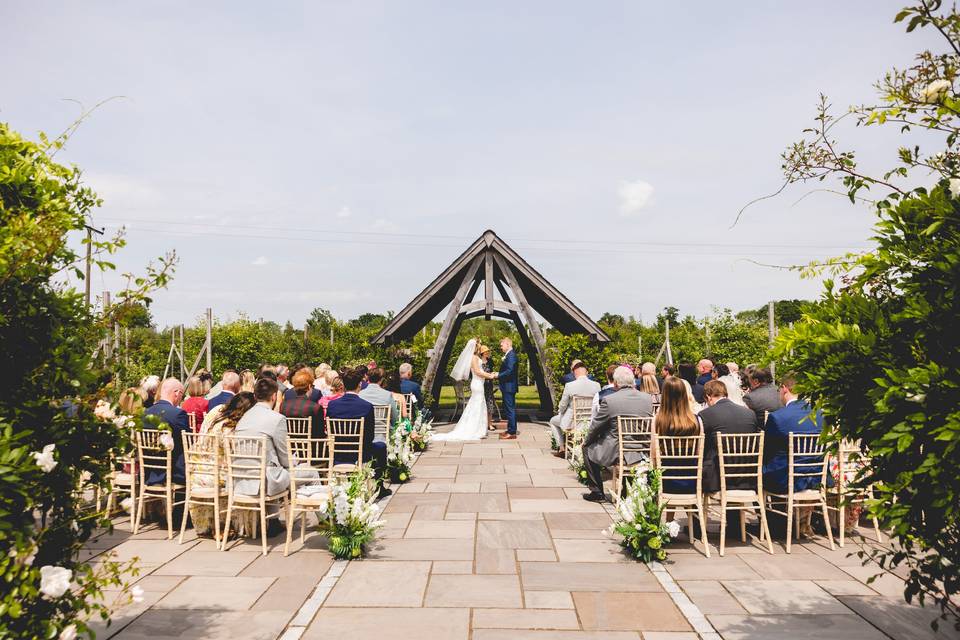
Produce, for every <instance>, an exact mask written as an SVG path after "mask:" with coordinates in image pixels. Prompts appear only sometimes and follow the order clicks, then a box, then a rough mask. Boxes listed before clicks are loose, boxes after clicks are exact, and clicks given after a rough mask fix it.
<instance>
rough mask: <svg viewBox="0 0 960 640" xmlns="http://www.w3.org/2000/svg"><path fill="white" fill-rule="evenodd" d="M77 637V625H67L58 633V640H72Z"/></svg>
mask: <svg viewBox="0 0 960 640" xmlns="http://www.w3.org/2000/svg"><path fill="white" fill-rule="evenodd" d="M76 637H77V625H75V624H68V625H67V626H65V627H64V628H63V630H62V631H60V640H74V638H76Z"/></svg>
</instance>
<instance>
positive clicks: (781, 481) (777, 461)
mask: <svg viewBox="0 0 960 640" xmlns="http://www.w3.org/2000/svg"><path fill="white" fill-rule="evenodd" d="M815 417H816V422H814V421H811V420H810V403H809V402H806V401H804V400H794V401H793V402H791V403H790V404H788V405H787V406H785V407H784V408H782V409H778V410H776V411H773V412H772V413H770V415H769V416H768V417H767V424H766V425H765V426H764V428H763V432H764V436H763V488H764V489H765V490H767V491H774V492H776V493H786V492H787V479H788V472H789V465H790V460H789V453H788V452H789V446H790V445H789V438H790V434H791V433H815V434H818V435H819V434H820V433H821V432H822V431H823V414H821V413H820V412H819V411H817V414H816V416H815ZM816 459H817V458H816V457H812V458H807V459H806V460H805V457H804V456H798V458H797V462H801V463H802V462H805V461H806V462H812V461H815V460H816ZM801 468H802V469H803V471H804V473H807V472H809V471H813V470H814V469H813V467H801ZM819 485H820V483H819V481H818V478H816V477H811V476H807V477H803V478H796V479H795V480H794V487H793V489H794V491H805V490H806V489H815V488H817V487H818V486H819Z"/></svg>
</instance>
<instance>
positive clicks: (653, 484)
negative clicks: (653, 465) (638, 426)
mask: <svg viewBox="0 0 960 640" xmlns="http://www.w3.org/2000/svg"><path fill="white" fill-rule="evenodd" d="M659 486H660V472H659V471H658V470H653V471H651V470H650V465H649V464H647V463H643V464H640V465H638V466H637V467H635V468H634V477H633V479H631V480H630V481H628V483H627V495H626V496H624V497H623V498H622V499H621V500H620V502H619V504H617V511H616V514H615V515H614V519H613V524H612V525H611V526H610V530H609V533H610V534H611V535H612V534H614V533H617V534H620V536H622V539H621V541H620V544H621V545H622V546H623V547H624V548H625V549H626V550H627V551H629V552H630V554H631V555H633V556H634V557H635V558H637V559H638V560H642V561H643V562H652V561H654V560H658V561H662V560H666V558H667V550H666V549H664V548H663V547H664V545H665V544H667V543H669V542H670V540H671V539H672V538H675V537H677V535H679V534H680V523H678V522H677V521H675V520H674V521H671V522H670V523H664V522H662V515H663V509H662V508H661V507H660V505H659V504H658V502H657V490H658V488H659Z"/></svg>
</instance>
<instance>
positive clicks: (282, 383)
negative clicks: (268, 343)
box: [275, 364, 293, 392]
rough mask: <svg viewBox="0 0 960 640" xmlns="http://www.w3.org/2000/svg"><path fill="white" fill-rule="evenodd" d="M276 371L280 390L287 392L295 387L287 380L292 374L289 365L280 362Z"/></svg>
mask: <svg viewBox="0 0 960 640" xmlns="http://www.w3.org/2000/svg"><path fill="white" fill-rule="evenodd" d="M275 371H276V374H277V385H278V386H279V387H280V390H281V391H283V392H286V391H289V390H291V389H293V385H292V384H290V383H289V382H288V381H287V380H288V378H289V377H290V375H291V372H290V369H288V368H287V365H285V364H278V365H277V368H276V370H275Z"/></svg>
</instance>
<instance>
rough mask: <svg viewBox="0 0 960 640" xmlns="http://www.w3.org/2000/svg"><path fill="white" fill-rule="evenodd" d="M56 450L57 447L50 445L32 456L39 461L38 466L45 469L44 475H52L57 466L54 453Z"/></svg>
mask: <svg viewBox="0 0 960 640" xmlns="http://www.w3.org/2000/svg"><path fill="white" fill-rule="evenodd" d="M56 448H57V445H55V444H48V445H47V446H45V447H44V448H43V451H34V452H33V453H32V454H30V455H32V456H33V458H34V459H35V460H36V461H37V466H38V467H40V468H41V469H43V472H44V473H50V472H51V471H53V469H54V467H56V466H57V461H56V460H55V459H54V457H53V452H54V451H55V450H56Z"/></svg>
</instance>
